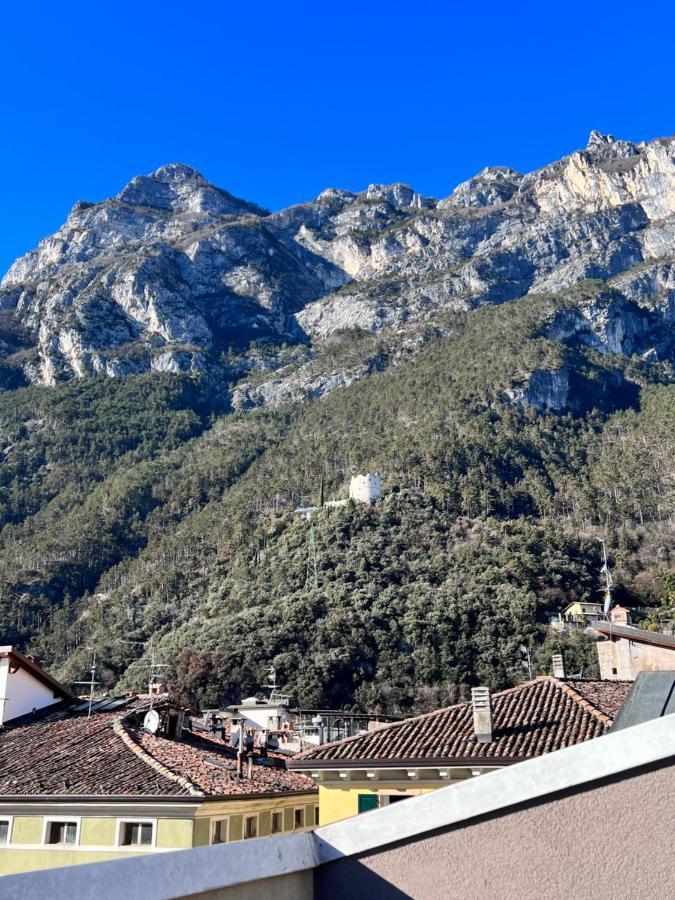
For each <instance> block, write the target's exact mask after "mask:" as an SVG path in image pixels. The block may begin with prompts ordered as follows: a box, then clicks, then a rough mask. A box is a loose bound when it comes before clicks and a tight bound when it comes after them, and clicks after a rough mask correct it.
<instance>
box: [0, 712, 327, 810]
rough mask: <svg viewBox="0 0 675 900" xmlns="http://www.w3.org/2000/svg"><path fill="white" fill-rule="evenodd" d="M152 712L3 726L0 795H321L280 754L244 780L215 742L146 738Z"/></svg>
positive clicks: (188, 735)
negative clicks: (144, 720)
mask: <svg viewBox="0 0 675 900" xmlns="http://www.w3.org/2000/svg"><path fill="white" fill-rule="evenodd" d="M153 702H154V703H155V704H157V703H158V701H157V700H154V701H153ZM148 706H149V702H148V701H147V700H130V701H129V704H128V705H127V707H126V708H125V709H122V710H117V711H115V712H101V713H94V714H92V715H91V716H89V717H87V715H86V713H80V714H74V713H73V712H72V710H70V711H69V710H66V711H60V712H59V713H53V714H50V715H46V716H44V717H42V718H36V719H35V720H34V721H32V722H30V723H28V724H22V725H19V726H16V727H12V725H11V723H10V725H8V726H7V727H6V728H0V797H31V798H36V797H51V798H54V797H106V798H108V799H115V798H117V799H121V798H146V799H147V798H161V799H172V798H176V799H178V798H184V799H189V798H190V797H202V798H210V797H227V796H230V795H236V796H238V795H241V794H249V795H251V794H253V795H258V794H269V793H275V794H276V793H289V792H297V791H314V790H316V787H315V785H314V783H313V782H312V781H311V779H309V778H306V777H305V776H303V775H300V774H298V773H294V772H289V771H287V770H286V768H285V761H284V758H283V757H281V756H279V755H272V756H270V757H268V758H263V757H261V756H260V755H259V754H258V753H256V755H255V756H254V765H253V772H252V777H251V778H250V779H249V778H246V777H244V778H241V779H239V778H238V777H237V775H236V755H235V751H234V750H233V749H232V748H231V747H229V746H228V745H226V744H224V743H223V742H222V741H220V740H218V739H216V738H210V737H203V736H201V735H198V734H196V733H193V732H184V737H183V739H182V740H180V741H176V740H170V739H168V738H163V737H159V736H155V735H150V734H146V733H145V732H144V731H143V730H142V728H141V724H140V723H141V721H142V716H143V714H144V713H145V711H146V710H147V708H148Z"/></svg>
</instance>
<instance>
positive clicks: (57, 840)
mask: <svg viewBox="0 0 675 900" xmlns="http://www.w3.org/2000/svg"><path fill="white" fill-rule="evenodd" d="M76 843H77V822H54V821H51V820H49V821H48V822H47V829H46V832H45V844H76Z"/></svg>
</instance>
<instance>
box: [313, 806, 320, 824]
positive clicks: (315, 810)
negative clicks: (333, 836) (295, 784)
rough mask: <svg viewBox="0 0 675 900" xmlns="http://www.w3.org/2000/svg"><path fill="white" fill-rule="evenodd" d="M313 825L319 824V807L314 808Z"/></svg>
mask: <svg viewBox="0 0 675 900" xmlns="http://www.w3.org/2000/svg"><path fill="white" fill-rule="evenodd" d="M314 824H315V825H318V824H319V807H318V806H315V807H314Z"/></svg>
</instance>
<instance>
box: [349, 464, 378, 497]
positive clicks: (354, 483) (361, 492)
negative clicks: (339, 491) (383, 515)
mask: <svg viewBox="0 0 675 900" xmlns="http://www.w3.org/2000/svg"><path fill="white" fill-rule="evenodd" d="M381 494H382V478H381V477H380V475H379V474H378V473H377V472H368V474H367V475H353V476H352V480H351V481H350V483H349V499H350V500H354V501H355V502H356V503H371V504H372V503H375V502H376V501H377V500H379V499H380V496H381Z"/></svg>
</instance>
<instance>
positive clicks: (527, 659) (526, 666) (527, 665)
mask: <svg viewBox="0 0 675 900" xmlns="http://www.w3.org/2000/svg"><path fill="white" fill-rule="evenodd" d="M520 652H521V653H522V654H523V658H522V660H521V665H522V667H523V670H524V671H525V672H527V680H528V681H532V656H531V655H530V651H529V650H528V649H527V647H526V646H525V645H524V644H523V646H522V647H521V648H520Z"/></svg>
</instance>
